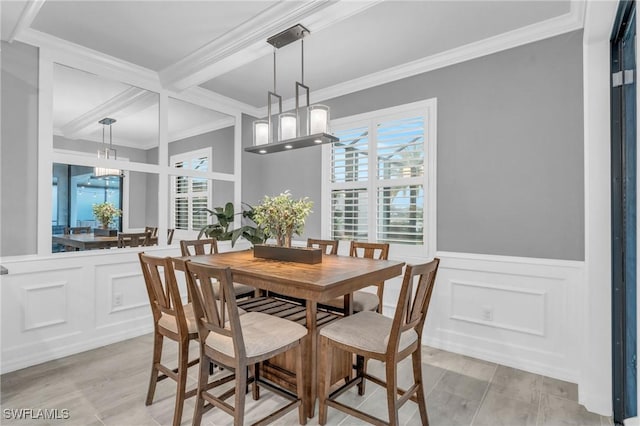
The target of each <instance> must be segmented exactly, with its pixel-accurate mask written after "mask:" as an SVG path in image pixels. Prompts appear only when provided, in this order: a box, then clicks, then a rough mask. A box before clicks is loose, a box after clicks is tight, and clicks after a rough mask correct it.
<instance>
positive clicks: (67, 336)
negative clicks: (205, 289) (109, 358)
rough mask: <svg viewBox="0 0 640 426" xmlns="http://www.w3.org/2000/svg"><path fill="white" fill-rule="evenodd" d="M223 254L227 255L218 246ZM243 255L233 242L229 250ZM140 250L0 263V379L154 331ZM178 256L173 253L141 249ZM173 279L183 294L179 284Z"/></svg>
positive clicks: (224, 244) (224, 247) (224, 246)
mask: <svg viewBox="0 0 640 426" xmlns="http://www.w3.org/2000/svg"><path fill="white" fill-rule="evenodd" d="M219 244H220V249H221V251H227V250H230V249H231V247H230V245H229V244H228V243H227V242H220V243H219ZM244 248H248V244H243V243H242V242H238V244H236V247H235V249H244ZM139 251H140V250H139V249H134V248H131V249H117V250H115V249H114V250H92V251H86V252H75V253H57V254H54V255H51V256H46V257H40V256H29V257H15V258H3V259H2V261H1V263H2V265H3V266H5V267H6V268H7V269H8V270H9V274H8V275H2V277H1V278H0V279H1V285H0V297H1V308H2V326H1V327H2V345H1V347H2V358H1V360H2V362H1V364H0V372H1V373H7V372H9V371H14V370H18V369H21V368H25V367H29V366H31V365H35V364H39V363H42V362H46V361H50V360H53V359H58V358H62V357H64V356H68V355H72V354H75V353H79V352H83V351H86V350H89V349H94V348H97V347H100V346H104V345H108V344H111V343H114V342H118V341H121V340H125V339H129V338H132V337H136V336H139V335H142V334H145V333H150V332H152V331H153V323H152V320H151V310H150V309H149V299H148V297H147V291H146V287H145V284H144V280H143V277H142V270H141V269H140V264H139V261H138V252H139ZM145 251H146V252H148V253H150V254H153V255H157V256H178V255H180V249H179V248H178V247H177V246H173V247H163V248H159V247H145ZM180 275H181V274H178V278H179V282H180V286H181V288H182V289H181V290H182V291H183V293H184V294H186V288H185V283H184V277H181V276H180Z"/></svg>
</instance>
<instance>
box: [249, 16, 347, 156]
mask: <svg viewBox="0 0 640 426" xmlns="http://www.w3.org/2000/svg"><path fill="white" fill-rule="evenodd" d="M307 34H309V30H308V29H306V28H305V27H303V26H302V25H300V24H297V25H294V26H293V27H291V28H289V29H287V30H284V31H283V32H281V33H279V34H276V35H274V36H272V37H269V38H268V39H267V43H269V44H271V45H272V46H273V91H269V92H268V94H267V119H266V120H256V121H254V122H253V146H251V147H249V148H245V151H247V152H253V153H256V154H270V153H273V152H279V151H286V150H290V149H296V148H304V147H308V146H315V145H321V144H325V143H333V142H337V141H338V138H336V137H335V136H333V135H331V134H329V107H327V106H325V105H310V104H309V87H308V86H306V85H305V84H304V37H305V36H306V35H307ZM297 40H300V43H301V50H302V52H301V65H302V66H301V81H296V92H295V93H296V109H295V112H284V113H283V112H282V97H281V96H280V95H278V93H277V92H276V51H277V49H279V48H281V47H284V46H286V45H288V44H290V43H293V42H294V41H297ZM300 89H303V90H304V91H305V92H306V93H305V100H306V105H303V106H302V107H301V106H300ZM276 100H277V102H278V113H277V123H278V131H277V132H275V129H274V120H273V119H272V111H271V107H272V105H273V103H274V101H276ZM303 108H304V109H303ZM302 112H304V114H302ZM303 120H306V123H305V124H304V125H303V124H302V121H303ZM274 135H277V139H276V140H274Z"/></svg>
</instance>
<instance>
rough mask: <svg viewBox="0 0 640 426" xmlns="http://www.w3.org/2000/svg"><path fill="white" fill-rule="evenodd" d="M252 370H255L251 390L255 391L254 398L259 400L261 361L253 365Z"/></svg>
mask: <svg viewBox="0 0 640 426" xmlns="http://www.w3.org/2000/svg"><path fill="white" fill-rule="evenodd" d="M251 370H252V371H253V384H252V385H251V390H252V393H253V400H254V401H257V400H259V399H260V387H259V386H258V380H259V379H260V363H257V364H254V365H252V366H251Z"/></svg>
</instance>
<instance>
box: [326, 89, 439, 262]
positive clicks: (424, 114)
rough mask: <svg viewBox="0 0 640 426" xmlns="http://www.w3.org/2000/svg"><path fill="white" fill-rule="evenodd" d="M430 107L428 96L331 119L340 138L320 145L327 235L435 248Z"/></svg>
mask: <svg viewBox="0 0 640 426" xmlns="http://www.w3.org/2000/svg"><path fill="white" fill-rule="evenodd" d="M435 109H436V101H435V99H434V100H430V101H426V102H419V103H415V104H410V105H405V106H402V107H396V108H390V109H385V110H381V111H376V112H372V113H367V114H362V115H358V116H355V117H348V118H345V119H340V120H335V121H334V122H332V126H333V129H334V133H335V135H336V136H337V137H338V138H340V141H339V142H337V143H335V144H332V145H329V146H326V147H325V148H324V151H323V159H324V160H323V164H324V173H325V176H324V179H323V188H324V189H323V194H324V195H323V197H324V198H323V218H328V219H329V220H328V221H325V220H323V235H324V236H325V237H327V238H332V239H344V240H360V241H372V242H373V241H375V242H386V243H390V244H401V245H410V246H420V247H427V248H428V249H427V251H428V253H429V255H433V254H434V252H433V249H434V248H435V152H436V151H435V112H436V110H435ZM325 222H327V223H325Z"/></svg>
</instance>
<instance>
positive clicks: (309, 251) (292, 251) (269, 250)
mask: <svg viewBox="0 0 640 426" xmlns="http://www.w3.org/2000/svg"><path fill="white" fill-rule="evenodd" d="M253 257H260V258H263V259H274V260H284V261H287V262H298V263H308V264H311V265H312V264H314V263H322V249H319V248H307V247H281V246H276V245H271V244H256V245H255V246H253Z"/></svg>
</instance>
